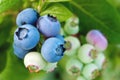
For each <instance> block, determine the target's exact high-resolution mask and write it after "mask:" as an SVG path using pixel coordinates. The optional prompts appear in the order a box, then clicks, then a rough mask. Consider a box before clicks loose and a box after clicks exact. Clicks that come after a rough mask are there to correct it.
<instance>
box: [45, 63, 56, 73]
mask: <svg viewBox="0 0 120 80" xmlns="http://www.w3.org/2000/svg"><path fill="white" fill-rule="evenodd" d="M56 67H57V62H56V63H47V65H46V66H45V67H44V69H43V70H45V71H46V72H52V71H54V69H55V68H56Z"/></svg>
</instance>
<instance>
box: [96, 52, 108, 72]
mask: <svg viewBox="0 0 120 80" xmlns="http://www.w3.org/2000/svg"><path fill="white" fill-rule="evenodd" d="M94 63H95V64H96V65H97V67H98V68H99V70H102V69H104V68H105V67H106V58H105V55H104V53H102V52H100V53H99V54H98V56H97V57H96V58H95V60H94Z"/></svg>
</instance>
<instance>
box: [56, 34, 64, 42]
mask: <svg viewBox="0 0 120 80" xmlns="http://www.w3.org/2000/svg"><path fill="white" fill-rule="evenodd" d="M55 37H56V38H58V39H60V40H61V41H63V42H65V40H64V36H62V35H57V36H55Z"/></svg>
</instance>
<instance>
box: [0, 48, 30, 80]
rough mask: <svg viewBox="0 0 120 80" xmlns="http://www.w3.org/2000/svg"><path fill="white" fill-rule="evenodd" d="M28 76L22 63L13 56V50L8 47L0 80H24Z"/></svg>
mask: <svg viewBox="0 0 120 80" xmlns="http://www.w3.org/2000/svg"><path fill="white" fill-rule="evenodd" d="M3 63H4V61H3ZM29 75H30V73H29V71H28V70H27V69H26V68H25V66H24V64H23V61H22V60H21V59H18V58H17V57H16V56H15V55H14V54H13V49H12V47H10V48H9V49H8V51H7V61H6V67H5V69H4V70H3V72H1V74H0V80H10V79H11V80H26V79H27V78H29Z"/></svg>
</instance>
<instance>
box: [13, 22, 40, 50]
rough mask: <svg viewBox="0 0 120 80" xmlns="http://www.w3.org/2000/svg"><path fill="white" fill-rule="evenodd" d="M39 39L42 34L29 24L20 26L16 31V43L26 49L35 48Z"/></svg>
mask: <svg viewBox="0 0 120 80" xmlns="http://www.w3.org/2000/svg"><path fill="white" fill-rule="evenodd" d="M39 39H40V34H39V32H38V30H37V29H36V28H35V27H34V26H32V25H29V24H26V25H23V26H20V27H18V28H17V29H16V31H15V33H14V43H15V44H16V45H17V46H19V47H21V48H22V49H25V50H30V49H32V48H34V47H35V46H36V45H37V43H38V42H39Z"/></svg>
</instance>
